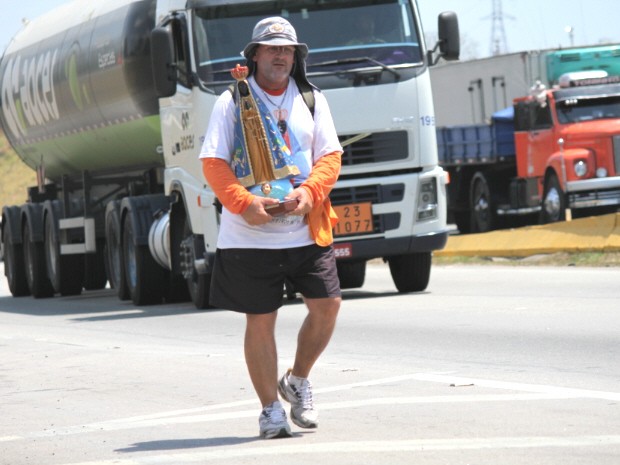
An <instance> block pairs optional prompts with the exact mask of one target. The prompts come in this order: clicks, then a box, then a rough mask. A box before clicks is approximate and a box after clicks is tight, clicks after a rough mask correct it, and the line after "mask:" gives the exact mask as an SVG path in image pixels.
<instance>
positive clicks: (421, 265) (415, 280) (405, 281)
mask: <svg viewBox="0 0 620 465" xmlns="http://www.w3.org/2000/svg"><path fill="white" fill-rule="evenodd" d="M431 262H432V257H431V253H430V252H419V253H412V254H407V255H395V256H393V257H388V264H389V265H390V274H391V275H392V280H393V281H394V284H395V285H396V289H398V292H401V293H405V292H420V291H423V290H424V289H426V286H428V281H429V279H430V277H431Z"/></svg>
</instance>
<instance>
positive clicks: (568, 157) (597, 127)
mask: <svg viewBox="0 0 620 465" xmlns="http://www.w3.org/2000/svg"><path fill="white" fill-rule="evenodd" d="M604 74H606V73H600V72H592V73H590V72H580V73H570V74H569V75H566V76H564V77H563V79H561V80H560V82H561V83H562V85H560V86H558V87H554V88H553V89H544V86H542V85H540V84H539V85H538V88H535V89H534V92H533V93H532V95H530V96H527V97H522V98H517V99H515V100H514V109H515V149H516V162H517V179H518V180H519V191H520V192H519V195H520V196H522V197H521V198H523V200H524V201H525V203H527V204H530V205H540V206H541V207H542V210H541V218H542V221H543V222H553V221H561V220H563V219H565V218H566V216H567V214H570V213H569V212H570V211H572V210H579V212H580V214H581V213H585V212H590V211H592V212H595V211H596V212H601V210H605V209H607V210H615V209H617V206H618V205H620V77H618V76H612V77H608V76H605V75H604Z"/></svg>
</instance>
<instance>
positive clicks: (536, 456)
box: [0, 265, 620, 465]
mask: <svg viewBox="0 0 620 465" xmlns="http://www.w3.org/2000/svg"><path fill="white" fill-rule="evenodd" d="M0 273H1V274H2V280H0V354H1V358H0V464H2V465H69V464H71V465H74V464H80V465H86V464H87V465H114V464H116V465H151V464H152V465H155V464H157V465H185V464H195V463H199V464H207V463H217V464H222V463H226V464H266V463H269V464H290V463H296V464H306V463H307V464H310V463H312V464H317V463H319V464H321V463H322V464H329V465H344V464H347V465H348V464H356V465H359V464H389V465H394V464H416V465H418V464H450V465H454V464H476V465H480V464H493V465H498V464H501V465H523V464H562V465H573V464H574V465H584V464H596V465H617V464H618V463H619V461H620V420H619V418H620V407H619V403H620V363H618V356H619V354H620V286H619V285H618V281H619V271H618V269H617V268H595V269H586V268H572V267H565V268H548V267H531V268H530V267H501V266H455V265H452V266H438V267H435V268H434V269H433V272H432V276H431V283H430V286H429V288H428V290H427V291H426V292H424V293H420V294H411V295H399V294H397V293H396V292H395V290H394V286H393V284H392V282H391V279H390V276H389V271H388V269H387V267H385V266H383V265H369V267H368V271H367V279H366V285H365V286H364V287H363V288H362V289H360V290H353V291H346V292H345V300H344V303H343V308H342V311H341V315H340V318H339V323H338V328H337V330H336V334H335V336H334V338H333V340H332V343H331V345H330V346H329V348H328V350H327V351H326V352H325V353H324V355H323V357H322V358H321V359H320V361H319V363H318V364H317V366H316V368H315V370H314V373H313V376H312V381H313V383H314V386H315V401H316V403H317V406H318V408H319V409H320V412H321V418H320V421H321V424H320V426H319V428H318V429H317V430H301V429H299V428H297V427H295V426H293V430H294V433H295V436H294V437H293V438H291V439H280V440H271V441H264V440H260V439H258V437H257V435H258V421H257V420H258V414H259V411H260V407H259V405H258V402H257V400H256V398H255V395H254V392H253V390H252V387H251V385H250V382H249V379H248V377H247V374H246V368H245V364H244V360H243V348H242V339H243V330H244V321H243V317H242V316H240V315H237V314H234V313H231V312H226V311H218V310H214V311H207V312H199V311H195V310H194V309H193V307H192V306H191V305H190V304H182V305H161V306H154V307H143V308H135V307H133V306H132V305H131V304H130V303H128V302H119V301H118V300H117V299H116V298H115V297H114V295H113V293H112V292H111V291H110V290H104V291H97V292H89V293H85V294H84V295H82V296H77V297H68V298H62V297H56V298H53V299H45V300H34V299H32V298H29V297H28V298H19V299H14V298H12V297H10V296H8V291H7V285H6V281H5V280H4V276H3V270H2V269H1V266H0ZM304 313H305V310H304V307H303V305H302V304H301V302H300V301H299V300H296V301H293V302H290V303H288V304H287V305H285V307H283V309H282V310H280V315H279V320H278V328H277V331H278V345H279V352H280V357H281V368H282V370H284V369H285V368H286V367H287V366H289V365H290V363H291V361H292V357H293V354H294V343H295V337H296V331H297V328H298V326H299V324H300V322H301V321H302V319H303V317H304Z"/></svg>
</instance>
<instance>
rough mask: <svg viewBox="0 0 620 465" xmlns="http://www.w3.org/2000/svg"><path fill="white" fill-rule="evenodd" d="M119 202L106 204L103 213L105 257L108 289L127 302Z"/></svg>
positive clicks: (127, 294) (127, 291)
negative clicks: (108, 281)
mask: <svg viewBox="0 0 620 465" xmlns="http://www.w3.org/2000/svg"><path fill="white" fill-rule="evenodd" d="M121 239H122V237H121V214H120V202H118V201H113V202H110V203H108V205H107V207H106V212H105V251H106V253H105V256H106V268H107V274H108V279H109V280H110V287H112V289H114V290H115V291H116V295H117V296H118V298H119V299H120V300H129V298H130V295H129V287H128V286H127V279H126V277H125V267H124V266H123V248H122V246H121V244H122V241H121Z"/></svg>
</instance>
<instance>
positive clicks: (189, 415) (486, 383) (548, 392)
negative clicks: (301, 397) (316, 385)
mask: <svg viewBox="0 0 620 465" xmlns="http://www.w3.org/2000/svg"><path fill="white" fill-rule="evenodd" d="M408 380H417V381H425V382H434V383H442V384H446V385H450V384H455V385H473V386H480V387H486V388H491V389H502V390H510V391H515V393H514V394H469V395H456V394H455V395H448V396H412V397H379V398H371V399H356V400H349V401H340V402H331V403H329V402H325V403H321V405H320V408H321V410H335V409H343V408H354V407H364V406H371V405H405V404H424V403H426V404H428V403H435V404H439V403H455V402H458V403H463V402H470V403H475V402H513V401H532V400H554V399H577V398H593V399H604V400H620V393H616V392H605V391H593V390H586V389H573V388H565V387H558V386H547V385H536V384H525V383H514V382H505V381H495V380H488V379H479V378H461V377H458V376H455V375H451V374H446V373H413V374H408V375H402V376H394V377H389V378H381V379H376V380H369V381H365V382H360V383H351V384H343V385H339V386H332V387H329V388H323V389H316V390H315V393H326V392H336V391H345V390H349V389H353V388H359V387H367V386H378V385H384V384H390V383H394V382H401V381H408ZM524 392H525V393H527V394H524ZM248 405H252V406H253V408H252V409H251V410H237V411H231V412H213V411H215V410H225V409H231V408H237V407H245V406H248ZM257 409H258V402H257V401H256V400H244V401H237V402H227V403H222V404H216V405H210V406H206V407H200V408H195V409H183V410H173V411H168V412H160V413H156V414H151V415H142V416H135V417H128V418H121V419H116V420H109V421H103V422H97V423H89V424H84V425H76V426H70V427H66V428H58V429H54V430H45V431H37V432H31V433H27V434H24V435H21V436H17V435H11V436H4V437H2V436H0V443H2V442H14V441H18V440H24V439H31V438H44V437H55V436H67V435H74V434H84V433H91V432H101V431H120V430H128V429H137V428H151V427H156V426H165V425H174V424H191V423H206V422H213V421H225V420H234V419H239V418H252V417H256V415H257ZM211 412H213V413H211Z"/></svg>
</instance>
